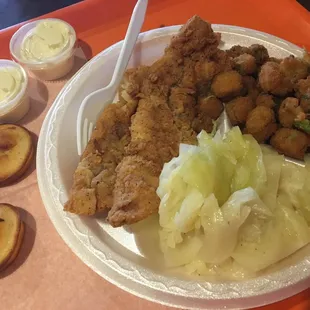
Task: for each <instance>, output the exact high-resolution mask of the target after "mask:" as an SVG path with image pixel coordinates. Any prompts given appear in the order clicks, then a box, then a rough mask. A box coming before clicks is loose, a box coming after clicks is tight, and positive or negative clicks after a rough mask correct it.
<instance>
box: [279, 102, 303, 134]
mask: <svg viewBox="0 0 310 310" xmlns="http://www.w3.org/2000/svg"><path fill="white" fill-rule="evenodd" d="M278 118H279V122H280V124H281V125H282V126H283V127H286V128H292V127H293V125H294V122H295V121H301V120H304V119H305V118H306V114H305V113H304V111H303V109H302V108H301V107H300V105H299V100H298V99H297V98H294V97H287V98H285V99H284V100H283V101H282V103H281V105H280V108H279V111H278Z"/></svg>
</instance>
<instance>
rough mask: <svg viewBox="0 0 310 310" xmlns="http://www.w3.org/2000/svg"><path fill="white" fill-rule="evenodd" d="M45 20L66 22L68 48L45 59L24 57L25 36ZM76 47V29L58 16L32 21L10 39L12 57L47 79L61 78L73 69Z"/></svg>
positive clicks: (36, 74) (39, 76) (35, 73)
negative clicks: (68, 35) (68, 37)
mask: <svg viewBox="0 0 310 310" xmlns="http://www.w3.org/2000/svg"><path fill="white" fill-rule="evenodd" d="M44 21H47V22H48V21H59V22H62V23H64V24H65V25H66V26H67V27H68V28H69V31H70V41H69V44H68V46H66V48H65V49H64V50H63V51H61V53H59V54H57V55H55V56H54V57H50V58H46V59H43V60H27V59H24V58H23V57H22V55H21V48H22V46H23V42H24V40H25V38H27V36H30V35H32V34H33V31H34V30H35V28H36V26H37V25H38V23H40V22H44ZM75 49H76V33H75V30H74V29H73V27H72V26H71V25H70V24H68V23H67V22H65V21H63V20H60V19H57V18H47V19H41V20H36V21H33V22H30V23H28V24H26V25H24V26H22V27H21V28H20V29H19V30H17V31H16V32H15V33H14V35H13V36H12V38H11V41H10V52H11V56H12V58H13V59H14V60H15V61H17V62H18V63H20V64H21V65H22V66H23V67H24V68H26V69H27V70H29V71H30V72H32V73H33V74H34V75H35V76H36V77H38V78H39V79H41V80H46V81H50V80H56V79H59V78H61V77H63V76H65V75H66V74H68V73H69V72H70V71H71V70H72V67H73V65H74V52H75Z"/></svg>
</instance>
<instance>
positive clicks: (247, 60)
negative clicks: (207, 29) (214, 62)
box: [233, 54, 257, 75]
mask: <svg viewBox="0 0 310 310" xmlns="http://www.w3.org/2000/svg"><path fill="white" fill-rule="evenodd" d="M233 67H234V69H235V70H237V71H238V72H239V73H240V74H241V75H251V74H254V73H256V71H257V65H256V59H255V57H254V56H252V55H250V54H242V55H240V56H238V57H235V58H234V59H233Z"/></svg>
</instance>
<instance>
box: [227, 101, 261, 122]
mask: <svg viewBox="0 0 310 310" xmlns="http://www.w3.org/2000/svg"><path fill="white" fill-rule="evenodd" d="M254 107H255V105H254V103H253V100H252V99H251V98H250V97H249V96H246V97H237V98H235V99H233V100H231V101H229V102H228V103H227V104H226V105H225V108H226V112H227V115H228V117H229V119H230V122H231V124H232V125H233V126H235V125H243V124H245V122H246V120H247V117H248V115H249V113H250V112H251V111H252V110H253V109H254Z"/></svg>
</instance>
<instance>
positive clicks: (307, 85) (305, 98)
mask: <svg viewBox="0 0 310 310" xmlns="http://www.w3.org/2000/svg"><path fill="white" fill-rule="evenodd" d="M295 91H296V97H297V98H299V99H300V106H301V107H302V108H303V110H304V111H305V112H306V113H310V76H308V77H307V78H306V79H303V80H299V81H298V82H297V83H296V84H295Z"/></svg>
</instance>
